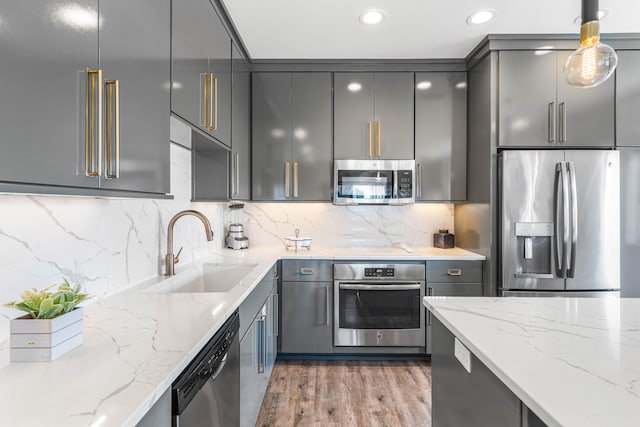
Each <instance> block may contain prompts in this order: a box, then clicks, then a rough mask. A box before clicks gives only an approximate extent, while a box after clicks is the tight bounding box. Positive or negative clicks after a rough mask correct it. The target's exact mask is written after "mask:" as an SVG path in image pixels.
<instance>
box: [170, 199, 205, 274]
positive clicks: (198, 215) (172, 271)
mask: <svg viewBox="0 0 640 427" xmlns="http://www.w3.org/2000/svg"><path fill="white" fill-rule="evenodd" d="M187 215H192V216H195V217H196V218H198V219H199V220H200V221H202V224H203V225H204V232H205V233H206V235H207V241H209V242H210V241H212V240H213V231H212V230H211V223H210V222H209V220H208V219H207V217H206V216H204V214H202V213H201V212H198V211H196V210H192V209H187V210H184V211H180V212H178V213H177V214H175V215H174V216H173V218H171V220H170V221H169V226H168V227H167V255H166V256H165V268H166V269H165V276H173V275H175V274H176V273H175V265H176V264H177V263H178V257H177V256H175V255H174V254H173V227H174V226H175V224H176V222H177V221H178V220H179V219H180V218H182V217H183V216H187Z"/></svg>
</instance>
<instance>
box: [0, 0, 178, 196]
mask: <svg viewBox="0 0 640 427" xmlns="http://www.w3.org/2000/svg"><path fill="white" fill-rule="evenodd" d="M170 5H171V3H170V1H169V0H163V1H161V2H153V1H150V0H141V1H139V2H135V4H133V5H131V4H128V3H127V4H125V3H123V2H117V1H103V2H100V5H99V6H98V2H97V1H85V2H83V3H82V6H77V7H78V8H80V9H81V12H82V13H83V15H82V16H83V20H82V22H78V21H77V20H74V19H73V17H72V16H73V13H74V10H72V8H73V7H76V6H73V5H71V6H70V4H69V2H65V1H46V2H45V1H36V2H30V3H29V4H28V5H27V4H25V2H20V1H14V0H11V1H8V2H4V4H3V6H2V19H3V24H2V25H3V28H6V29H7V30H8V31H9V32H10V34H11V36H10V37H2V38H1V39H0V55H1V56H2V58H3V60H2V61H1V63H0V96H1V97H2V99H3V100H5V102H3V103H1V104H0V129H1V130H0V140H1V141H2V143H1V146H2V153H1V155H0V182H1V183H5V184H6V183H13V184H23V185H46V186H48V188H49V189H48V190H46V191H45V192H52V193H59V194H65V191H71V190H65V188H71V187H74V188H86V189H95V188H98V187H102V188H105V189H109V190H127V191H135V192H144V193H167V192H168V191H169V123H168V120H167V115H168V112H169V110H168V108H167V106H168V104H169V102H170V100H169V89H168V85H169V80H170V63H169V60H170V56H169V54H170V50H169V48H170V45H169V43H170V40H169V34H170V33H169V31H170ZM99 17H100V18H99ZM140 34H145V35H146V37H141V36H140ZM7 100H11V101H10V102H8V101H7ZM3 189H6V190H9V191H10V188H7V187H3ZM17 191H19V190H17ZM43 191H44V190H43ZM76 194H85V193H76ZM86 194H100V193H98V192H91V191H89V192H87V193H86Z"/></svg>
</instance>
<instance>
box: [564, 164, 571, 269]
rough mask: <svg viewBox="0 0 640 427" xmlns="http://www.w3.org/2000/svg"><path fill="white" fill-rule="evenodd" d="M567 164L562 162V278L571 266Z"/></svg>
mask: <svg viewBox="0 0 640 427" xmlns="http://www.w3.org/2000/svg"><path fill="white" fill-rule="evenodd" d="M567 171H568V168H567V162H562V277H565V278H566V277H567V268H568V266H569V236H570V231H571V230H570V229H569V209H570V207H569V177H568V173H567Z"/></svg>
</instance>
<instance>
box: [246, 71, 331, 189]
mask: <svg viewBox="0 0 640 427" xmlns="http://www.w3.org/2000/svg"><path fill="white" fill-rule="evenodd" d="M252 82H253V83H252V101H253V102H252V161H251V167H252V186H251V189H252V200H260V201H274V200H282V201H284V200H286V201H296V200H300V201H329V200H331V173H332V169H331V165H332V153H331V127H332V126H331V74H330V73H253V74H252Z"/></svg>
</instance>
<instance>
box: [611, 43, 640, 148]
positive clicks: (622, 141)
mask: <svg viewBox="0 0 640 427" xmlns="http://www.w3.org/2000/svg"><path fill="white" fill-rule="evenodd" d="M618 58H619V60H618V68H617V70H616V144H617V145H618V146H621V147H624V146H628V147H629V146H636V147H637V146H640V120H638V111H640V73H638V70H640V51H637V50H635V51H632V50H629V51H619V52H618Z"/></svg>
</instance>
